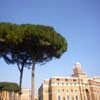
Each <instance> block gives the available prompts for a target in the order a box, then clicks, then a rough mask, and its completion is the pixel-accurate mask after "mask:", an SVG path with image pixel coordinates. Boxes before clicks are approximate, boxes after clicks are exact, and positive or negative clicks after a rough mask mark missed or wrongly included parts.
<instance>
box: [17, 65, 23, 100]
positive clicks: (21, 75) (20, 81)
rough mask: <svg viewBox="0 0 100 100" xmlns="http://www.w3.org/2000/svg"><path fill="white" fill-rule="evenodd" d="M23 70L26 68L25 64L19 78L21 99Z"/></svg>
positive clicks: (19, 97)
mask: <svg viewBox="0 0 100 100" xmlns="http://www.w3.org/2000/svg"><path fill="white" fill-rule="evenodd" d="M23 70H24V66H22V68H21V70H20V80H19V96H18V100H21V94H22V78H23Z"/></svg>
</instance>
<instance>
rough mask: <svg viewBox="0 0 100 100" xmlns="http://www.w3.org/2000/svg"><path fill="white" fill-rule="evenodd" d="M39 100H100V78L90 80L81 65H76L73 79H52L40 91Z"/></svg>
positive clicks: (46, 81)
mask: <svg viewBox="0 0 100 100" xmlns="http://www.w3.org/2000/svg"><path fill="white" fill-rule="evenodd" d="M38 97H39V100H100V77H95V78H88V77H87V75H86V74H85V73H84V72H83V70H82V69H81V64H80V63H76V64H74V68H73V74H72V75H71V77H52V78H50V79H49V80H45V81H44V82H43V84H42V85H41V86H40V88H39V90H38Z"/></svg>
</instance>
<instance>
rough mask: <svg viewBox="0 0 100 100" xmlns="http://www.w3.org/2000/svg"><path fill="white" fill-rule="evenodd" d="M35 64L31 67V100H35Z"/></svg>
mask: <svg viewBox="0 0 100 100" xmlns="http://www.w3.org/2000/svg"><path fill="white" fill-rule="evenodd" d="M34 78H35V63H33V65H32V81H31V100H35V98H34V96H35V81H34Z"/></svg>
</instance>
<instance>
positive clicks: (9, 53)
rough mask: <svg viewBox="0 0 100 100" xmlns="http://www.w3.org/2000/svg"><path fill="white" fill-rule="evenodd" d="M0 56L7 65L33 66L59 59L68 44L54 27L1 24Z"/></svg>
mask: <svg viewBox="0 0 100 100" xmlns="http://www.w3.org/2000/svg"><path fill="white" fill-rule="evenodd" d="M0 47H1V48H0V56H1V57H3V58H4V59H5V61H6V62H7V63H16V62H18V63H21V64H22V63H25V65H27V64H32V61H34V62H36V63H42V62H47V61H49V60H51V59H52V58H59V57H60V56H61V55H62V54H63V53H64V52H65V51H66V50H67V42H66V40H65V39H64V37H63V36H61V35H60V34H59V33H57V32H56V31H55V30H54V28H53V27H50V26H44V25H34V24H21V25H18V24H12V23H0Z"/></svg>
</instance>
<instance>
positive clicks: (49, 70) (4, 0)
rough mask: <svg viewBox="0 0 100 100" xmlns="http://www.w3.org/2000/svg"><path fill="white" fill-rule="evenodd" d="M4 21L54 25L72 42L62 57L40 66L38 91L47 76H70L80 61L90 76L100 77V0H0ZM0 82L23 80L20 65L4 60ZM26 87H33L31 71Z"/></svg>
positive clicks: (26, 74) (0, 18) (0, 65)
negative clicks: (19, 70)
mask: <svg viewBox="0 0 100 100" xmlns="http://www.w3.org/2000/svg"><path fill="white" fill-rule="evenodd" d="M0 22H12V23H17V24H22V23H31V24H43V25H50V26H53V27H54V28H55V30H56V31H57V32H59V33H61V34H62V35H63V36H64V37H65V38H66V40H67V41H68V51H67V52H66V53H64V54H63V56H62V57H61V58H60V59H59V60H55V59H54V60H52V61H50V62H48V63H47V64H45V65H42V66H40V65H36V70H35V73H36V76H35V80H36V81H35V84H36V92H37V88H38V87H39V86H40V85H41V83H42V82H43V80H45V79H48V78H50V77H53V76H70V75H71V74H72V69H73V64H74V63H75V62H77V61H78V62H80V63H81V65H82V68H83V69H84V72H86V73H87V74H88V76H89V77H93V76H100V0H0ZM0 81H11V82H19V72H18V69H17V66H16V65H7V64H6V63H5V62H4V61H3V60H2V59H1V60H0ZM23 87H26V88H30V87H31V70H28V69H25V70H24V78H23Z"/></svg>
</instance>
